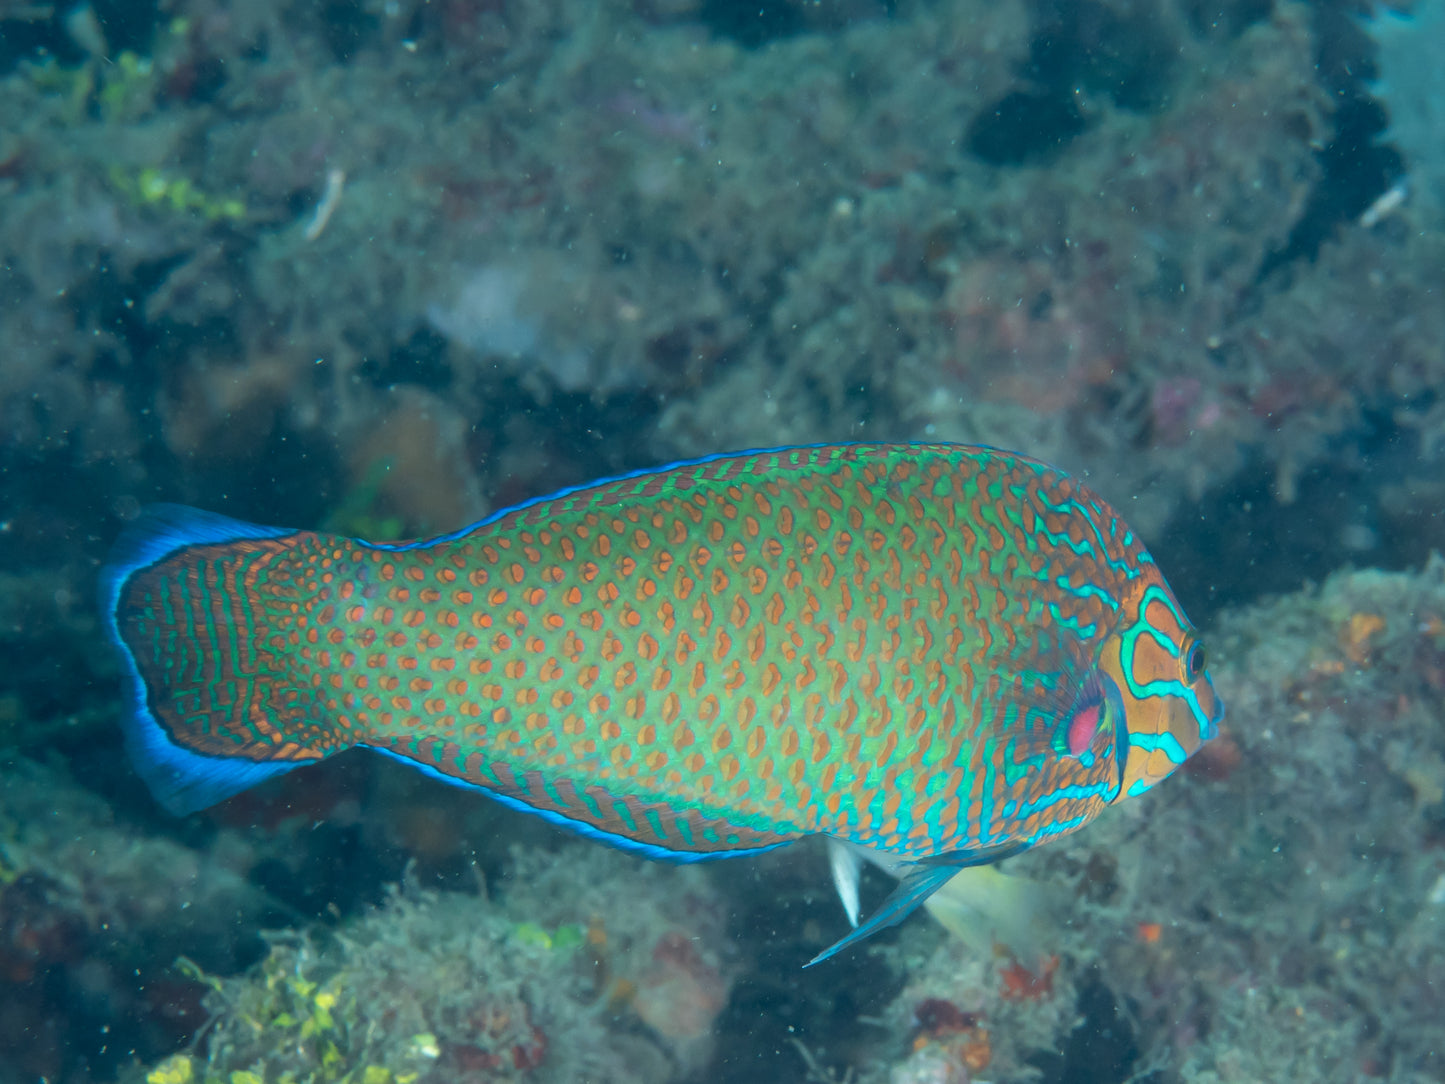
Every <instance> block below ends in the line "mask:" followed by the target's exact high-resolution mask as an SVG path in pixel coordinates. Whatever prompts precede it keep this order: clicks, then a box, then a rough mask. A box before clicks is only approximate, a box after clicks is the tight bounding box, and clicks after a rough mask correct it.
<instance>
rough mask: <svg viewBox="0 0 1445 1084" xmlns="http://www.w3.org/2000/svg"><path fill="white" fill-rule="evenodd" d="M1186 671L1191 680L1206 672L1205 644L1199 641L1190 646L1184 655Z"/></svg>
mask: <svg viewBox="0 0 1445 1084" xmlns="http://www.w3.org/2000/svg"><path fill="white" fill-rule="evenodd" d="M1184 672H1185V673H1186V674H1188V675H1189V680H1190V681H1193V680H1194V679H1195V678H1197V677H1198V676H1199V675H1200V674H1202V673H1204V645H1203V644H1201V643H1199V642H1198V641H1195V642H1194V643H1193V644H1191V645H1190V646H1189V651H1188V653H1187V654H1186V655H1185V656H1184Z"/></svg>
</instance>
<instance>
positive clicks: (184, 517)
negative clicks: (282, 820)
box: [100, 504, 308, 816]
mask: <svg viewBox="0 0 1445 1084" xmlns="http://www.w3.org/2000/svg"><path fill="white" fill-rule="evenodd" d="M293 533H294V532H293V531H291V530H289V529H282V528H277V527H261V526H257V525H256V524H254V523H244V522H242V521H241V520H236V519H231V518H230V517H228V516H221V515H217V514H215V513H214V512H202V511H200V510H199V509H195V508H187V507H185V506H184V505H179V504H156V505H151V506H150V507H148V508H146V509H145V511H144V512H142V513H141V515H140V518H138V519H137V520H135V521H134V522H133V523H131V524H130V525H129V526H128V527H126V529H125V530H124V531H123V532H122V533H121V536H120V538H119V539H117V541H116V543H115V546H114V547H113V548H112V549H111V552H110V556H109V558H108V560H107V562H106V564H105V567H104V568H102V569H101V573H100V612H101V616H102V620H103V621H104V623H105V629H106V634H107V635H108V636H109V637H110V641H111V643H112V644H113V645H115V649H116V652H117V653H118V654H119V656H120V659H121V664H122V671H123V673H124V680H125V685H126V691H127V696H128V700H127V702H126V703H125V704H124V705H123V706H122V711H121V726H122V729H123V731H124V733H125V744H126V749H127V750H128V751H129V752H130V757H131V761H132V763H133V764H134V765H135V769H136V774H138V775H139V776H140V777H141V778H142V779H144V780H145V782H146V785H147V786H148V787H150V790H151V793H152V794H153V795H155V798H156V801H158V802H160V804H161V805H163V806H165V808H166V809H168V810H170V811H171V812H172V813H174V814H176V815H177V816H184V815H185V814H187V813H194V812H195V811H196V810H198V809H204V808H206V807H207V806H210V805H215V804H216V803H217V802H219V801H222V800H223V799H226V798H229V797H231V796H232V795H234V794H238V793H240V792H241V791H243V790H245V789H246V788H247V787H252V786H255V785H256V784H257V783H260V782H262V781H264V780H266V779H270V778H271V777H273V776H277V775H281V774H283V773H284V772H288V771H291V770H292V769H293V768H297V767H300V765H301V763H308V762H300V763H298V762H284V761H281V762H276V763H270V764H265V763H259V764H258V763H256V762H255V761H250V760H239V759H231V758H227V757H213V756H205V755H203V754H201V753H195V752H192V751H191V750H189V749H186V748H184V747H183V746H181V745H178V744H177V743H176V742H175V741H173V740H172V739H171V736H170V734H169V733H168V732H167V731H166V729H165V728H164V727H163V726H161V724H160V722H159V721H158V720H157V719H156V717H155V715H154V714H152V712H151V709H150V705H149V695H148V692H147V689H146V685H145V681H144V680H143V679H142V678H141V675H140V669H139V668H138V667H137V666H136V662H135V657H134V656H133V655H132V654H131V650H130V648H129V647H127V646H126V643H125V641H124V640H123V639H121V635H120V623H119V615H118V613H117V608H118V607H119V604H120V595H121V592H122V591H123V590H124V589H125V584H126V581H127V580H129V579H130V577H131V576H133V575H134V574H135V573H137V572H139V571H140V570H142V569H145V568H149V567H150V566H151V565H154V564H156V563H158V562H160V561H163V560H165V559H166V558H167V557H169V556H170V555H171V554H173V553H175V552H176V551H178V550H183V549H185V548H186V547H188V546H195V545H203V544H210V543H225V542H235V541H238V540H240V539H243V538H280V537H282V536H284V535H288V534H293Z"/></svg>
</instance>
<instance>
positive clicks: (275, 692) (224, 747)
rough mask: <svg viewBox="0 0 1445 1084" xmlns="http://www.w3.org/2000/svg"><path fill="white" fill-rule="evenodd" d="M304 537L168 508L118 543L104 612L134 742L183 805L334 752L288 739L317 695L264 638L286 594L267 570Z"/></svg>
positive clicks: (158, 509) (169, 804)
mask: <svg viewBox="0 0 1445 1084" xmlns="http://www.w3.org/2000/svg"><path fill="white" fill-rule="evenodd" d="M300 537H311V536H298V535H297V533H296V532H294V531H288V530H281V529H277V528H272V527H258V526H256V525H254V524H250V523H242V522H240V521H239V520H234V519H229V518H227V517H225V516H218V515H215V514H213V513H210V512H201V511H197V510H196V509H193V508H184V507H181V506H180V505H169V504H161V505H154V506H152V507H150V508H148V509H147V510H146V511H145V512H144V513H143V514H142V515H141V517H140V518H139V519H138V520H136V522H134V523H133V524H131V525H130V526H129V527H128V528H127V529H126V531H125V532H124V533H123V534H122V535H121V537H120V539H119V541H117V542H116V544H115V548H114V549H113V550H112V551H111V555H110V560H109V563H108V564H107V565H106V567H105V569H104V570H103V571H102V573H101V580H100V610H101V613H102V614H103V615H104V617H105V620H106V624H107V626H108V628H109V632H110V637H111V639H112V640H113V641H114V643H115V645H116V647H117V648H118V649H119V652H120V657H121V660H122V663H123V667H124V670H125V673H126V677H127V682H128V685H129V703H127V704H126V705H125V708H124V713H123V714H124V720H123V722H124V727H125V735H126V745H127V747H128V748H129V750H130V754H131V758H132V759H133V760H134V762H135V767H136V771H137V772H138V773H139V774H140V776H141V777H142V778H143V779H144V780H145V781H146V783H147V784H148V785H149V786H150V789H151V792H152V793H153V794H154V795H155V796H156V799H157V800H158V801H159V802H160V803H161V804H162V805H164V806H165V807H166V808H167V809H169V810H171V811H172V812H174V813H177V814H184V813H191V812H194V811H195V810H197V809H203V808H205V807H206V806H208V805H213V804H214V803H216V802H219V801H221V800H222V799H223V798H229V797H230V796H231V795H233V794H236V793H238V792H239V791H242V790H245V789H246V788H247V787H250V786H254V785H255V784H257V783H259V782H261V781H262V780H265V779H269V778H270V777H272V776H275V775H280V774H281V773H283V772H287V771H290V770H291V769H292V768H295V767H298V766H300V765H301V764H304V763H308V762H311V761H314V760H317V759H320V758H321V757H322V756H324V755H325V754H326V753H327V752H330V751H332V750H331V749H329V748H322V749H318V748H314V747H308V746H307V745H306V744H305V743H301V742H298V741H296V740H294V739H292V738H288V736H287V733H288V722H289V723H291V724H294V723H295V722H296V721H297V720H298V718H299V717H300V716H303V715H305V714H308V712H307V708H308V703H307V701H308V699H309V693H310V691H309V690H305V689H297V688H295V687H294V686H295V684H296V683H295V682H294V680H292V678H291V675H290V674H289V673H288V666H287V661H286V655H285V653H284V651H281V650H278V649H276V648H275V646H274V642H273V640H274V638H269V639H268V638H267V637H266V635H265V634H266V633H267V632H268V628H267V620H268V604H274V603H275V601H276V598H277V596H278V594H279V592H275V591H269V592H268V590H267V584H268V581H267V576H268V573H269V572H270V571H271V569H272V566H273V564H274V563H275V562H276V561H277V559H278V558H281V557H283V556H284V554H285V552H286V551H287V550H289V549H291V548H292V547H293V546H294V545H295V543H296V540H297V539H298V538H300ZM290 729H291V730H295V729H296V728H295V727H294V726H292V727H290Z"/></svg>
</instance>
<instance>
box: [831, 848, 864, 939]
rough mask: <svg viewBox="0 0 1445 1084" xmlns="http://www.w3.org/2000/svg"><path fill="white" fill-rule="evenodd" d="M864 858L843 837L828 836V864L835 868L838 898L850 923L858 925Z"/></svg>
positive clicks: (834, 878) (854, 925) (835, 884)
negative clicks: (860, 882) (859, 893)
mask: <svg viewBox="0 0 1445 1084" xmlns="http://www.w3.org/2000/svg"><path fill="white" fill-rule="evenodd" d="M862 864H863V863H862V859H860V858H859V856H858V852H857V850H855V849H854V848H853V847H851V846H849V845H848V844H847V843H844V842H843V841H842V840H841V839H835V838H834V837H833V836H829V837H828V865H829V866H830V867H831V869H832V870H833V887H835V888H836V889H837V890H838V900H839V902H840V903H842V904H843V911H844V913H845V914H847V916H848V925H850V926H853V927H854V928H856V927H857V925H858V873H859V870H860V869H861V868H862Z"/></svg>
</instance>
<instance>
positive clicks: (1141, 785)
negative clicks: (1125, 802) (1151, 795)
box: [1129, 779, 1154, 798]
mask: <svg viewBox="0 0 1445 1084" xmlns="http://www.w3.org/2000/svg"><path fill="white" fill-rule="evenodd" d="M1153 789H1154V784H1153V783H1151V782H1149V781H1148V780H1145V779H1136V780H1134V782H1133V783H1131V784H1130V785H1129V797H1130V798H1137V797H1139V795H1141V794H1144V793H1145V792H1147V791H1151V790H1153Z"/></svg>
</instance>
